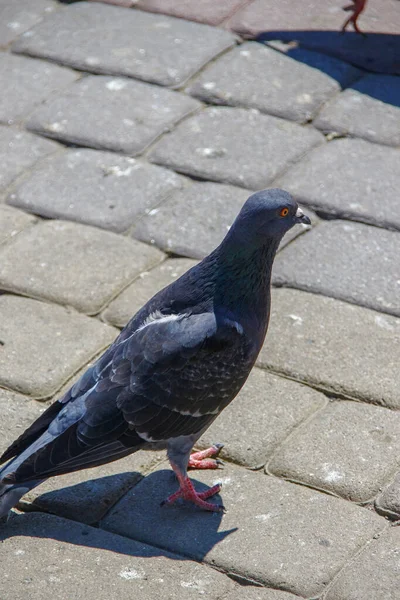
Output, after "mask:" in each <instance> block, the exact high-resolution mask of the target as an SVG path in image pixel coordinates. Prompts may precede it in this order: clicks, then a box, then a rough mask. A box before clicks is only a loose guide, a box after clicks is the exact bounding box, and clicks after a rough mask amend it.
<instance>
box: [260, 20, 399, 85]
mask: <svg viewBox="0 0 400 600" xmlns="http://www.w3.org/2000/svg"><path fill="white" fill-rule="evenodd" d="M256 40H257V41H258V42H263V43H265V42H270V41H272V40H281V41H283V42H297V44H298V47H297V48H296V47H294V48H292V49H289V50H288V51H287V52H286V54H288V56H292V57H293V58H295V59H296V60H299V61H301V62H306V64H310V63H309V62H308V60H311V61H312V57H308V56H307V55H306V54H305V55H302V53H301V50H302V49H304V48H306V49H308V50H315V51H318V52H322V53H324V54H329V55H331V56H335V57H337V58H340V59H341V60H344V61H347V62H349V63H351V64H353V65H355V66H356V67H360V68H362V69H366V70H367V71H373V72H375V73H385V74H392V75H400V35H395V34H389V33H387V34H386V33H368V34H367V35H365V36H364V35H360V34H358V33H355V32H352V31H346V32H344V33H341V32H340V31H302V30H298V31H287V30H282V31H264V32H262V33H260V34H259V35H258V36H257V38H256ZM311 66H314V65H311ZM317 68H319V67H317Z"/></svg>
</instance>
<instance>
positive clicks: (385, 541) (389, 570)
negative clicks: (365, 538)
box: [324, 527, 400, 600]
mask: <svg viewBox="0 0 400 600" xmlns="http://www.w3.org/2000/svg"><path fill="white" fill-rule="evenodd" d="M399 552H400V530H399V528H398V527H395V528H391V529H388V530H387V531H386V532H385V533H384V534H382V535H381V536H380V537H379V539H377V540H375V541H373V542H371V544H369V545H368V546H367V547H366V548H365V550H364V551H363V552H362V553H361V554H360V556H358V557H357V559H356V560H355V561H354V562H352V563H351V564H350V565H349V566H348V567H347V568H346V569H345V570H344V571H343V573H341V574H340V576H339V577H338V579H337V581H335V583H334V585H333V586H332V587H331V589H330V590H329V592H328V594H327V595H326V596H325V598H324V600H365V598H371V599H372V598H373V599H374V600H397V598H398V597H399V584H400V578H399Z"/></svg>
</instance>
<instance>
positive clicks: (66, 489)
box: [19, 451, 164, 525]
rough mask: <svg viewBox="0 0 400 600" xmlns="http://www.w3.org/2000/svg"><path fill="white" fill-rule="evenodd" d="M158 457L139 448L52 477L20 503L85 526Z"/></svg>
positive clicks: (138, 479) (105, 511) (101, 512)
mask: <svg viewBox="0 0 400 600" xmlns="http://www.w3.org/2000/svg"><path fill="white" fill-rule="evenodd" d="M160 458H161V456H160V455H158V454H155V453H154V452H144V451H141V452H137V453H135V454H133V455H131V456H128V457H126V458H123V459H121V460H117V461H115V462H112V463H109V464H107V465H103V466H100V467H96V468H93V469H83V470H82V471H78V472H76V473H70V474H68V475H62V476H60V477H52V478H51V479H48V480H47V481H46V482H45V483H42V484H41V485H40V486H39V487H37V488H35V489H33V490H31V491H30V492H28V493H27V494H25V496H23V497H22V499H21V500H20V502H19V506H20V507H21V508H23V509H24V510H40V511H44V512H49V513H53V514H56V515H58V516H59V517H65V518H66V519H72V520H73V521H79V522H80V523H87V524H88V525H92V524H95V523H98V522H99V521H100V519H102V518H103V517H104V516H105V514H106V513H107V512H108V510H109V509H110V508H111V507H112V506H113V505H114V504H115V503H116V502H117V501H118V500H119V499H120V498H121V497H122V496H123V495H124V494H125V493H126V492H127V491H128V490H129V489H130V488H132V487H133V486H134V485H136V484H137V483H138V482H139V481H140V479H141V478H142V476H143V475H144V474H145V473H147V472H148V471H149V470H151V468H152V467H154V466H155V465H156V463H157V461H159V460H160ZM162 458H164V456H163V457H162Z"/></svg>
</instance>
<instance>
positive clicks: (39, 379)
mask: <svg viewBox="0 0 400 600" xmlns="http://www.w3.org/2000/svg"><path fill="white" fill-rule="evenodd" d="M16 315H18V318H16ZM0 317H1V318H0V323H1V325H0V339H1V341H2V344H1V345H0V386H4V387H6V388H11V389H14V390H16V391H18V392H21V393H23V394H29V395H31V396H33V397H35V398H48V397H50V396H52V395H54V394H55V392H56V391H57V390H58V389H60V387H61V386H62V384H63V383H64V382H65V381H67V379H69V378H70V377H71V376H72V375H73V374H74V373H76V371H78V369H79V368H80V367H81V366H82V365H84V364H85V363H87V362H88V361H89V360H90V358H91V357H92V356H94V355H95V354H97V353H98V352H100V351H101V350H102V349H103V348H106V347H107V346H108V345H109V344H110V343H111V342H112V341H113V340H114V339H115V337H116V334H117V333H118V331H117V330H115V329H114V328H113V327H109V326H108V325H105V324H104V323H100V322H99V321H97V320H96V319H90V318H88V317H86V316H84V315H80V314H79V313H76V312H75V311H73V310H71V309H66V308H64V307H61V306H56V305H54V304H46V303H44V302H38V301H37V300H31V299H29V298H20V297H18V296H10V295H8V294H3V295H0Z"/></svg>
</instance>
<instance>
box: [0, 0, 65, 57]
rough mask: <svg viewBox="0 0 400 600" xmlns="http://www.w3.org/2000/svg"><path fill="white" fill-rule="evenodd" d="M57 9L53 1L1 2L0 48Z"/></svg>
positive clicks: (6, 0)
mask: <svg viewBox="0 0 400 600" xmlns="http://www.w3.org/2000/svg"><path fill="white" fill-rule="evenodd" d="M58 7H59V4H58V2H53V0H35V2H32V0H2V2H1V20H0V47H5V46H7V44H9V43H10V42H12V41H13V40H14V39H15V38H16V37H17V36H19V35H20V34H21V33H23V32H24V31H26V30H27V29H29V28H30V27H32V26H33V25H36V23H39V22H40V21H41V20H42V18H43V17H45V16H46V15H48V14H50V13H52V12H53V11H54V10H56V9H57V8H58Z"/></svg>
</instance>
